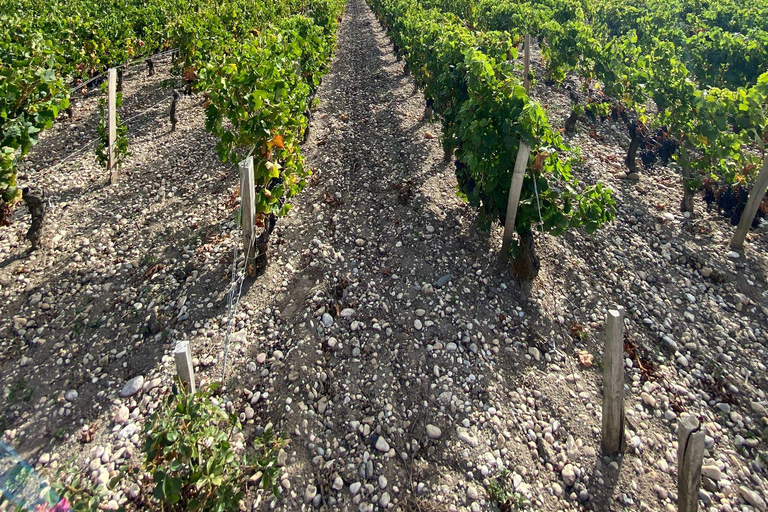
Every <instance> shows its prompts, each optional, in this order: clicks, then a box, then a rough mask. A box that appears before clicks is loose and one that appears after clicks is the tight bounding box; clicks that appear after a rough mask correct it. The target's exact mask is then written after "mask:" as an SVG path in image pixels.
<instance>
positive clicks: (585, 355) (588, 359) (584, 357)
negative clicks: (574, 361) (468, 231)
mask: <svg viewBox="0 0 768 512" xmlns="http://www.w3.org/2000/svg"><path fill="white" fill-rule="evenodd" d="M593 362H594V356H593V355H592V354H590V353H589V352H587V351H586V350H580V351H579V363H581V366H583V367H584V368H591V367H592V363H593Z"/></svg>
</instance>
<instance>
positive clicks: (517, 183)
mask: <svg viewBox="0 0 768 512" xmlns="http://www.w3.org/2000/svg"><path fill="white" fill-rule="evenodd" d="M529 156H531V147H530V146H529V145H528V144H526V143H525V142H523V141H522V140H521V141H520V147H519V149H518V150H517V158H516V159H515V168H514V169H513V171H512V182H511V183H510V185H509V197H508V198H507V216H506V219H505V220H504V238H503V240H502V243H501V253H502V254H503V255H504V256H505V257H506V256H507V255H508V254H509V246H510V245H511V244H512V239H513V237H514V234H515V219H516V218H517V207H518V205H519V204H520V192H521V191H522V190H523V179H524V178H525V170H526V169H527V168H528V157H529Z"/></svg>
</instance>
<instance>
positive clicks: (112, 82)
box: [107, 68, 117, 185]
mask: <svg viewBox="0 0 768 512" xmlns="http://www.w3.org/2000/svg"><path fill="white" fill-rule="evenodd" d="M107 123H108V127H109V136H108V139H107V142H108V143H109V148H108V151H109V157H108V160H107V169H109V172H110V177H109V181H110V183H112V184H113V185H114V184H115V183H117V162H116V161H115V156H116V155H115V149H116V148H115V144H116V143H117V70H116V69H115V68H110V69H109V70H108V71H107Z"/></svg>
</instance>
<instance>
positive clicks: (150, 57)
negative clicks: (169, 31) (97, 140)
mask: <svg viewBox="0 0 768 512" xmlns="http://www.w3.org/2000/svg"><path fill="white" fill-rule="evenodd" d="M177 50H178V48H171V49H170V50H165V51H162V52H160V53H155V54H153V55H148V56H146V57H139V58H138V59H134V60H131V61H128V62H126V63H124V64H120V65H119V66H114V69H120V68H128V67H131V66H133V65H134V64H136V63H140V62H145V61H146V60H147V59H153V58H160V57H164V56H165V55H168V54H169V53H173V52H175V51H177ZM106 74H107V73H106V72H104V73H101V74H99V75H96V76H94V77H92V78H91V79H90V80H88V81H87V82H83V83H82V84H80V85H76V86H74V87H70V89H69V94H72V93H74V92H75V91H77V90H79V89H82V88H83V87H85V86H87V85H88V84H90V83H93V82H95V81H96V80H98V79H99V78H102V77H104V76H105V75H106Z"/></svg>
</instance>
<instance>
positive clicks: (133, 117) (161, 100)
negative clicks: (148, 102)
mask: <svg viewBox="0 0 768 512" xmlns="http://www.w3.org/2000/svg"><path fill="white" fill-rule="evenodd" d="M172 98H173V95H170V96H165V97H163V98H162V99H160V101H158V102H157V103H155V104H154V105H152V106H151V107H148V108H146V109H144V110H143V111H141V112H139V113H138V114H136V115H134V116H131V117H129V118H128V119H126V120H124V121H122V123H123V124H125V125H127V124H128V123H129V122H130V121H133V120H134V119H136V118H138V117H141V116H143V115H144V114H146V113H147V112H149V111H150V110H153V109H155V108H157V107H158V106H159V105H160V104H161V103H163V102H164V101H166V100H169V99H172Z"/></svg>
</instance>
